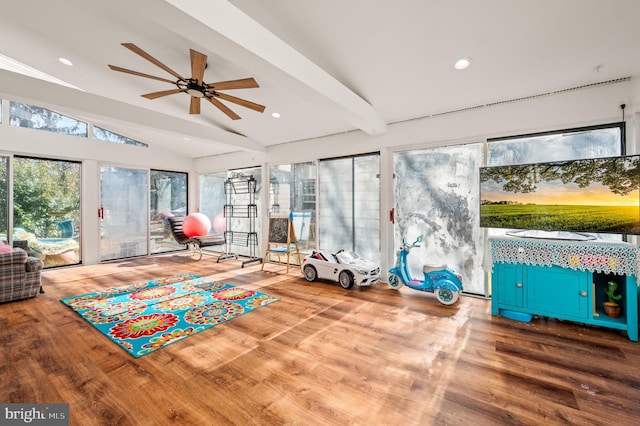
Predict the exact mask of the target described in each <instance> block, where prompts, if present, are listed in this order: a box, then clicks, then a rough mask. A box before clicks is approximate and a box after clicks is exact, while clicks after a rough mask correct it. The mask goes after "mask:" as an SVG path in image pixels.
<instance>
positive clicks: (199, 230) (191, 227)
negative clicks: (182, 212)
mask: <svg viewBox="0 0 640 426" xmlns="http://www.w3.org/2000/svg"><path fill="white" fill-rule="evenodd" d="M210 230H211V221H210V220H209V218H208V217H207V216H205V215H204V214H202V213H191V214H190V215H188V216H187V217H185V218H184V222H182V232H184V235H186V236H187V237H189V238H191V237H201V236H203V235H207V234H208V233H209V231H210Z"/></svg>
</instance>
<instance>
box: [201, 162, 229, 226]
mask: <svg viewBox="0 0 640 426" xmlns="http://www.w3.org/2000/svg"><path fill="white" fill-rule="evenodd" d="M226 179H227V172H219V173H205V174H201V175H200V176H199V177H198V185H199V194H200V195H199V211H200V213H203V214H204V215H206V216H207V217H208V218H209V219H210V220H211V231H210V233H211V234H224V231H226V229H227V224H226V219H225V217H224V204H225V194H224V181H225V180H226Z"/></svg>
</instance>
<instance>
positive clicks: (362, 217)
mask: <svg viewBox="0 0 640 426" xmlns="http://www.w3.org/2000/svg"><path fill="white" fill-rule="evenodd" d="M379 176H380V154H377V153H376V154H367V155H362V156H356V157H346V158H337V159H329V160H321V161H320V165H319V185H318V191H319V192H318V195H319V204H318V216H319V217H318V221H319V227H318V228H319V238H318V245H319V247H321V248H323V249H327V250H331V251H334V252H336V251H338V250H353V251H355V252H356V253H358V254H359V255H360V256H362V257H364V258H366V259H369V260H372V261H374V262H378V261H379V260H380V177H379Z"/></svg>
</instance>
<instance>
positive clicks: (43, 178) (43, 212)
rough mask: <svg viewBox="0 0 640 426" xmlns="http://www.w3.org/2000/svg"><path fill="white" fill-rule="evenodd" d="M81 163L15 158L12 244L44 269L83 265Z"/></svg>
mask: <svg viewBox="0 0 640 426" xmlns="http://www.w3.org/2000/svg"><path fill="white" fill-rule="evenodd" d="M80 171H81V165H80V163H75V162H69V161H57V160H43V159H36V158H24V157H15V158H14V161H13V226H14V228H13V240H14V245H15V244H16V243H18V244H22V245H24V246H25V247H28V251H29V253H30V254H31V255H32V256H36V257H39V258H41V259H42V260H43V261H44V264H45V268H49V267H53V266H61V265H72V264H77V263H80V229H81V224H80V188H81V184H80Z"/></svg>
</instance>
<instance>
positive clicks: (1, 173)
mask: <svg viewBox="0 0 640 426" xmlns="http://www.w3.org/2000/svg"><path fill="white" fill-rule="evenodd" d="M8 235H9V158H8V157H1V156H0V240H2V241H5V242H8V241H9V238H8Z"/></svg>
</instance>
